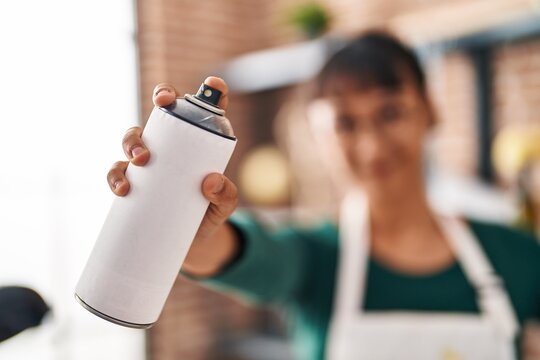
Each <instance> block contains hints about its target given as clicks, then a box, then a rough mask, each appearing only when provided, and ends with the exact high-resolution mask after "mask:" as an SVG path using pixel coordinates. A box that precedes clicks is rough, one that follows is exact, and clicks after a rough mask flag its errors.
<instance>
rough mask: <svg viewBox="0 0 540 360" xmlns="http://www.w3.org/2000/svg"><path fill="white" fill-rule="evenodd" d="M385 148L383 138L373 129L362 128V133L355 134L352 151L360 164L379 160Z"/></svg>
mask: <svg viewBox="0 0 540 360" xmlns="http://www.w3.org/2000/svg"><path fill="white" fill-rule="evenodd" d="M385 147H386V141H385V139H384V136H382V133H381V132H380V131H378V129H376V128H375V127H369V128H364V129H363V130H362V131H356V132H355V137H354V149H355V152H356V153H357V158H358V159H359V160H361V162H362V163H364V164H365V163H370V162H373V161H376V160H378V159H379V158H381V156H382V155H383V153H384V150H385Z"/></svg>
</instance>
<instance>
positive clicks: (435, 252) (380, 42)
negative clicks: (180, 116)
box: [108, 33, 540, 360]
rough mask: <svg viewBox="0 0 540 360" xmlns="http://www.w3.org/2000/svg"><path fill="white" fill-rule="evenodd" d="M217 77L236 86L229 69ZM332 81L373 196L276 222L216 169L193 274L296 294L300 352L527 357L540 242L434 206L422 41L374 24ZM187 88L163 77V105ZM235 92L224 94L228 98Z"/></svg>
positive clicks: (267, 298) (539, 305) (285, 299)
mask: <svg viewBox="0 0 540 360" xmlns="http://www.w3.org/2000/svg"><path fill="white" fill-rule="evenodd" d="M206 83H207V84H208V85H210V86H212V87H215V88H218V89H219V90H221V91H222V92H223V93H224V94H227V86H226V85H225V83H224V82H223V81H222V80H221V79H218V78H213V77H210V78H208V79H206ZM319 84H320V90H321V91H320V98H321V101H323V102H324V103H325V104H326V106H327V108H328V109H331V111H332V113H333V114H334V115H333V116H332V118H333V120H334V122H335V129H336V134H337V136H338V139H339V144H340V147H341V150H342V152H343V154H344V156H345V159H346V160H347V163H348V165H349V167H350V170H351V173H352V174H353V176H354V179H355V182H356V183H357V186H358V187H359V188H361V189H362V190H363V194H364V195H359V193H357V192H352V193H351V195H350V196H348V197H347V198H346V200H345V201H344V207H343V209H342V213H341V217H342V219H341V220H340V223H339V230H338V227H337V226H335V225H334V224H331V223H327V224H322V225H321V226H320V227H318V228H315V229H310V230H305V229H295V228H285V229H282V230H281V231H278V232H269V231H267V230H265V229H264V228H263V227H261V226H260V225H259V224H258V223H257V222H256V221H255V220H254V219H253V218H252V217H250V216H249V215H246V214H244V215H242V214H235V215H233V216H230V215H231V214H232V213H233V211H234V209H235V207H236V204H237V190H236V187H235V185H234V184H233V183H232V182H231V181H230V180H228V179H227V178H226V177H224V176H222V175H220V174H210V175H208V176H207V177H206V178H205V180H204V181H203V184H202V192H203V194H204V196H205V197H206V198H207V199H208V200H209V201H210V202H211V204H210V207H209V208H208V211H207V213H206V216H205V218H204V220H203V222H202V224H201V226H200V228H199V231H198V233H197V235H196V238H195V241H194V243H193V246H192V248H191V250H190V253H189V255H188V257H187V259H186V261H185V263H184V265H183V272H184V273H185V274H188V275H190V276H192V277H194V278H197V279H199V280H200V281H201V282H204V283H207V284H210V285H211V286H214V287H216V288H219V289H225V290H227V289H229V290H231V291H234V292H236V293H240V294H242V295H244V296H245V297H247V298H249V299H252V300H254V301H258V302H266V303H268V302H271V303H279V304H282V305H284V306H287V307H288V308H289V309H291V311H292V314H294V315H293V317H292V320H294V321H292V323H293V329H294V330H293V337H294V344H295V345H296V350H297V355H298V358H300V359H323V358H329V359H370V360H371V359H461V358H464V359H490V360H495V359H512V358H514V353H520V352H521V349H522V346H521V344H522V337H521V334H522V332H521V330H520V329H521V325H523V324H524V323H525V321H528V320H531V319H539V318H540V248H539V246H538V245H537V244H536V243H535V241H534V240H533V239H532V238H529V237H527V236H526V235H523V234H521V233H517V232H514V231H511V230H508V229H505V228H502V227H499V226H494V225H487V224H480V223H476V222H464V221H460V220H458V219H453V218H448V217H444V216H440V215H438V214H436V213H435V212H434V211H433V210H432V209H431V208H430V206H429V205H428V202H427V200H426V194H425V189H424V181H423V169H422V149H423V141H424V138H425V137H426V135H427V133H428V132H429V131H430V129H431V127H432V126H433V124H434V114H433V110H432V107H431V104H430V101H429V98H428V95H427V92H426V85H425V81H424V75H423V73H422V71H421V69H420V66H419V65H418V62H417V60H416V58H415V57H414V55H413V53H412V52H411V51H410V50H409V49H407V48H405V47H404V46H403V45H402V44H400V43H399V42H398V41H397V40H395V39H393V38H392V37H390V36H387V35H384V34H377V33H370V34H366V35H364V36H362V37H360V38H358V39H357V40H355V41H354V42H352V43H351V44H350V45H348V46H347V47H345V48H344V49H343V50H341V51H339V52H338V53H337V54H335V55H334V56H333V57H332V58H331V59H330V61H329V62H328V63H327V65H326V66H325V68H324V69H323V70H322V73H321V76H320V78H319ZM176 96H177V93H176V91H175V90H174V88H173V87H172V86H170V85H166V84H161V85H158V86H157V87H156V89H155V92H154V103H155V104H156V105H158V106H164V105H167V104H169V103H171V102H172V101H174V99H175V98H176ZM227 103H228V99H227V96H224V97H223V98H222V100H221V103H220V106H221V107H223V108H226V107H227ZM141 133H142V130H141V129H140V128H132V129H130V130H128V132H127V134H126V136H125V138H124V141H123V147H124V150H125V153H126V155H127V157H128V159H129V162H130V163H132V164H133V165H135V166H144V164H145V163H146V162H147V161H148V159H149V157H150V156H151V152H152V149H147V148H146V147H145V145H144V143H143V141H142V140H141ZM129 162H118V163H116V164H115V165H114V166H113V168H112V169H111V171H110V172H109V174H108V182H109V184H110V186H111V189H112V190H113V192H114V193H115V194H116V195H118V196H124V195H126V194H127V193H128V191H129V182H128V179H126V177H125V175H124V173H125V170H126V167H127V165H128V163H129ZM525 342H526V343H527V345H526V348H527V349H530V348H532V346H531V345H530V344H529V342H528V341H525ZM516 345H519V346H516ZM527 351H529V350H527ZM518 356H519V355H518Z"/></svg>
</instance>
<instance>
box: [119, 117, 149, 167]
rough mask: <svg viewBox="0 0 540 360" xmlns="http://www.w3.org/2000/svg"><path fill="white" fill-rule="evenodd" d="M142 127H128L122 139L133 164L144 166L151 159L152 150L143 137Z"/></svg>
mask: <svg viewBox="0 0 540 360" xmlns="http://www.w3.org/2000/svg"><path fill="white" fill-rule="evenodd" d="M142 132H143V130H142V128H140V127H138V126H136V127H132V128H131V129H128V131H126V134H125V135H124V139H123V140H122V148H123V149H124V153H125V154H126V157H127V158H128V159H129V161H130V162H131V163H132V164H133V165H137V166H142V165H144V164H146V163H147V162H148V159H150V152H149V151H148V149H147V148H146V145H144V142H143V140H142V138H141V136H142Z"/></svg>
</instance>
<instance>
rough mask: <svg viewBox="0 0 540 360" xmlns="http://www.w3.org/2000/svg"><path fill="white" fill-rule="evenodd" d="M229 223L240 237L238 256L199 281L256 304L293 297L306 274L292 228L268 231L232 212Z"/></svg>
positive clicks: (300, 241) (302, 246)
mask: <svg viewBox="0 0 540 360" xmlns="http://www.w3.org/2000/svg"><path fill="white" fill-rule="evenodd" d="M229 222H230V223H231V225H233V226H234V227H235V228H236V230H237V231H238V232H239V234H240V236H242V238H243V243H244V244H243V250H242V253H241V256H240V257H239V258H238V259H236V260H235V262H234V263H232V264H230V265H229V266H227V267H226V268H225V269H224V270H223V271H222V272H221V273H219V274H217V275H215V276H213V277H210V278H206V279H201V280H200V281H201V282H202V283H203V284H205V285H208V286H209V287H211V288H215V289H217V290H225V291H228V292H232V293H236V294H238V295H240V296H241V297H243V298H244V299H246V300H248V301H251V302H256V303H284V302H288V301H289V300H290V299H292V298H294V297H295V295H296V294H297V293H298V292H299V291H301V287H302V284H303V281H304V280H303V279H304V277H305V273H306V265H307V261H308V259H306V255H307V252H306V251H305V247H306V246H307V244H306V242H305V241H304V238H303V237H302V236H301V235H300V234H299V233H298V232H297V231H295V230H294V229H293V228H284V229H282V230H279V231H275V232H272V231H269V230H267V229H265V228H264V227H263V226H262V225H261V224H260V223H259V222H257V221H256V220H255V219H254V217H253V216H251V215H248V214H246V213H239V212H237V213H235V214H234V215H233V216H231V218H230V219H229Z"/></svg>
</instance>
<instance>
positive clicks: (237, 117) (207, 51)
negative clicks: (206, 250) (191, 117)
mask: <svg viewBox="0 0 540 360" xmlns="http://www.w3.org/2000/svg"><path fill="white" fill-rule="evenodd" d="M466 1H468V2H469V3H472V2H475V1H476V0H466ZM302 2H303V0H273V1H272V0H227V1H226V2H225V1H220V0H204V1H194V0H138V1H137V19H138V36H137V41H138V45H139V64H140V93H141V103H142V111H141V113H142V116H143V119H146V118H147V116H148V114H149V113H150V110H151V107H152V104H151V92H152V89H153V87H154V85H155V84H157V83H159V82H170V83H172V84H174V85H175V86H176V87H177V88H178V89H179V90H180V91H181V92H191V91H195V90H196V89H197V87H198V85H199V83H200V82H201V81H202V79H203V78H204V77H205V76H206V75H208V74H209V73H210V72H211V70H212V69H215V68H216V66H218V65H219V64H221V63H223V62H225V61H226V60H228V59H230V58H233V57H235V56H237V55H239V54H242V53H246V52H249V51H253V50H257V49H264V48H268V47H273V46H277V45H282V44H287V43H291V42H297V41H300V40H301V36H300V35H299V34H298V33H297V32H296V31H295V29H293V28H292V27H291V26H289V25H287V24H285V23H284V21H285V20H284V19H285V18H286V14H287V11H288V9H290V8H291V7H292V6H295V5H297V4H300V3H302ZM323 3H325V4H326V5H327V7H328V8H329V9H330V11H331V12H332V14H333V18H334V22H333V26H332V31H334V32H336V33H342V34H348V35H351V34H354V33H357V32H359V31H361V30H362V29H365V28H367V27H370V26H377V27H384V26H385V25H387V22H388V21H389V19H391V18H393V17H395V16H396V15H399V14H402V13H405V12H411V11H415V10H418V9H423V8H427V7H429V6H435V5H437V4H450V3H456V4H458V3H464V1H463V0H460V1H452V0H386V1H381V0H363V1H359V0H325V1H323ZM426 71H427V75H428V79H429V86H430V89H431V90H432V96H433V101H434V103H435V105H436V110H437V112H438V114H439V126H438V127H437V129H436V130H435V138H436V140H435V145H436V146H435V153H436V154H435V155H436V159H437V162H438V163H439V164H441V165H442V167H444V168H445V169H447V170H448V171H451V172H454V173H458V174H465V175H471V174H474V173H475V171H476V167H477V164H476V151H477V150H476V147H477V144H476V133H475V131H476V130H475V128H476V127H475V122H474V121H475V103H474V83H473V81H474V74H473V70H472V66H471V63H470V61H469V59H468V57H467V56H465V54H463V53H460V52H450V53H447V54H445V55H444V56H441V57H430V60H429V61H428V62H427V64H426ZM493 71H494V94H493V99H494V105H495V108H494V114H495V119H496V127H500V126H501V125H502V124H506V123H508V122H514V121H520V122H529V121H539V120H540V116H538V115H539V114H540V96H538V94H539V93H540V92H539V91H537V89H538V88H540V40H537V41H527V42H523V43H519V44H511V45H507V46H504V47H502V48H500V49H498V50H496V52H495V62H494V69H493ZM287 94H288V93H286V92H280V91H268V92H262V93H258V94H233V95H232V96H231V102H230V109H229V111H228V117H229V118H230V119H232V122H233V126H234V128H235V130H236V132H237V136H238V138H239V139H240V141H239V143H238V147H237V151H236V154H235V157H234V159H233V160H232V162H231V164H230V166H229V168H228V172H227V174H228V175H229V176H230V177H231V178H233V179H235V178H236V174H237V171H238V167H239V161H240V159H241V156H242V154H245V153H246V152H247V151H248V150H249V149H250V148H252V147H253V146H254V145H256V144H259V143H261V142H268V141H274V140H275V138H274V135H273V133H272V130H271V129H272V127H273V125H274V124H275V121H274V120H273V118H274V117H275V115H276V114H277V113H278V111H279V110H280V104H282V103H283V100H284V96H285V95H287ZM280 114H281V115H280V119H279V120H278V124H280V125H279V126H278V127H279V129H278V134H279V136H280V139H278V140H280V142H281V144H282V145H284V148H285V149H288V150H289V151H294V154H293V153H292V152H291V153H290V155H291V156H294V157H296V158H297V157H298V154H302V152H303V151H304V150H303V149H305V148H306V147H307V146H309V145H310V144H311V146H313V139H308V138H302V139H300V141H299V142H296V143H295V142H294V140H293V141H292V142H291V141H289V140H290V139H291V138H294V137H296V138H298V136H301V134H306V133H307V132H306V124H305V123H304V124H302V123H295V124H293V125H292V126H290V127H288V126H289V125H287V124H288V121H287V119H286V116H285V118H284V115H283V113H280ZM291 114H293V115H291V116H293V117H294V116H296V115H294V114H298V113H297V112H296V113H295V112H294V111H292V112H291ZM284 124H285V125H284ZM299 134H300V135H299ZM291 135H294V136H291ZM294 149H297V150H294ZM312 155H313V154H312ZM300 157H301V156H300ZM300 161H305V164H304V165H305V166H304V167H299V168H302V169H306V171H302V173H300V174H297V176H298V182H297V183H299V184H304V185H305V186H303V189H304V190H306V192H307V194H305V195H303V196H304V198H305V199H307V200H305V201H304V202H302V198H299V199H297V200H298V201H297V203H300V204H303V205H306V204H307V205H309V206H311V207H326V206H328V204H330V203H331V202H332V201H333V200H332V196H337V195H336V194H334V195H332V194H330V195H329V197H327V198H324V199H323V200H324V203H316V202H314V199H315V197H313V196H311V194H309V190H308V189H310V188H313V189H317V190H318V191H319V192H324V193H326V192H325V191H324V190H321V189H325V188H326V189H330V188H331V187H332V186H333V184H332V180H331V179H325V178H324V177H322V176H321V178H320V180H318V181H317V182H313V181H314V180H313V179H314V178H315V177H316V175H317V171H315V170H313V171H308V170H309V169H316V166H317V159H316V156H310V157H306V158H305V159H303V160H302V159H301V160H300ZM302 176H303V177H302ZM319 198H321V197H319ZM268 319H269V315H268V312H267V311H265V310H254V309H252V308H249V307H246V306H244V305H240V304H239V303H238V302H236V301H234V300H231V299H230V298H227V297H225V296H223V295H220V294H217V293H213V292H210V291H208V290H205V289H203V288H201V287H199V286H197V285H196V284H194V283H192V282H190V281H188V280H185V279H182V278H179V279H178V281H177V283H176V284H175V286H174V288H173V291H172V293H171V296H170V298H169V300H168V302H167V305H166V307H165V309H164V311H163V314H162V316H161V318H160V321H159V323H158V324H157V325H156V326H155V327H154V328H152V329H151V330H150V331H149V332H148V350H149V359H152V360H176V359H190V360H192V359H214V358H220V357H219V356H218V355H216V351H217V350H216V349H218V348H219V344H220V343H221V342H222V340H223V338H224V337H226V336H228V335H230V334H231V333H243V332H248V331H253V329H260V328H263V327H265V326H266V327H268V326H267V325H268V324H267V322H268V321H269V320H268ZM270 321H273V320H270ZM264 324H266V325H264Z"/></svg>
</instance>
